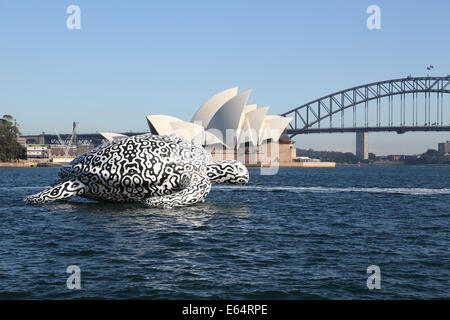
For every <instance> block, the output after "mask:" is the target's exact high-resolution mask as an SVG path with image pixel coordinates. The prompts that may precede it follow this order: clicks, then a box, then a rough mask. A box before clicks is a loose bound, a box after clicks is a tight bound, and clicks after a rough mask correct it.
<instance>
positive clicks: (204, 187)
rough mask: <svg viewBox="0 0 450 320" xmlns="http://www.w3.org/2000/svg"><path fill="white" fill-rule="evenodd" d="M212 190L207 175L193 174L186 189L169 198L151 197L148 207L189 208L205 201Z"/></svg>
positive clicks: (148, 200) (147, 201)
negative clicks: (188, 206)
mask: <svg viewBox="0 0 450 320" xmlns="http://www.w3.org/2000/svg"><path fill="white" fill-rule="evenodd" d="M210 190H211V182H209V179H208V177H207V176H206V175H201V174H199V173H193V174H191V176H190V179H189V182H188V183H187V185H186V187H185V188H183V189H182V190H181V191H179V192H176V193H172V194H170V195H167V196H161V197H159V196H157V197H151V198H148V199H146V200H145V202H144V203H145V205H146V206H148V207H160V208H171V207H180V206H187V205H190V204H194V203H197V202H199V201H203V199H204V198H205V197H206V196H207V195H208V193H209V191H210Z"/></svg>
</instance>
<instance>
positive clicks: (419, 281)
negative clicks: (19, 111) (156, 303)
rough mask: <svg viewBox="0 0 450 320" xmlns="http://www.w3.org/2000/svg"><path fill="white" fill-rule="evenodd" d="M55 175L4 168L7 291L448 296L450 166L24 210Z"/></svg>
mask: <svg viewBox="0 0 450 320" xmlns="http://www.w3.org/2000/svg"><path fill="white" fill-rule="evenodd" d="M57 170H58V169H57V168H0V239H1V246H0V258H1V259H0V298H3V299H5V298H26V299H30V298H31V299H53V298H61V299H66V298H114V299H116V298H117V299H122V298H138V299H141V298H142V299H203V298H212V299H222V298H225V299H322V298H327V299H353V298H364V299H366V298H368V299H372V298H374V299H380V298H381V299H384V298H394V299H398V298H405V299H410V298H413V299H414V298H450V255H449V247H450V229H449V221H450V220H449V219H450V168H449V167H406V166H398V167H336V168H292V169H280V171H279V173H278V174H277V175H260V174H259V173H260V172H259V170H258V169H253V170H251V172H250V176H251V180H250V182H249V184H248V185H246V186H240V187H233V186H215V187H214V188H213V189H212V191H211V193H210V195H209V196H208V198H207V200H206V202H205V203H203V204H199V205H196V206H193V207H187V208H177V209H165V210H161V209H148V208H145V207H144V206H142V205H139V204H133V205H125V204H111V203H108V204H106V203H97V202H94V201H90V200H85V199H81V198H73V199H71V200H69V201H61V202H55V203H51V204H47V205H43V206H27V205H25V204H24V203H23V202H22V199H23V198H24V197H25V196H26V195H29V194H32V193H35V192H38V191H40V190H41V189H43V188H44V187H45V186H48V185H49V184H50V183H51V182H52V181H53V180H54V179H55V178H56V175H57ZM69 265H78V266H79V267H80V269H81V290H69V289H67V287H66V280H67V278H68V277H69V274H67V273H66V268H67V267H68V266H69ZM370 265H377V266H379V267H380V269H381V289H380V290H376V289H374V290H369V289H368V288H367V285H366V280H367V278H368V276H369V274H367V272H366V271H367V267H368V266H370Z"/></svg>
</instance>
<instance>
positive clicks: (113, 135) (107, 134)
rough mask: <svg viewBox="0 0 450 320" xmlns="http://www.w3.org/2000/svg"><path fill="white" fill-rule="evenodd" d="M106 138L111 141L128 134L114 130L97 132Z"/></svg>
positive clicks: (123, 137)
mask: <svg viewBox="0 0 450 320" xmlns="http://www.w3.org/2000/svg"><path fill="white" fill-rule="evenodd" d="M99 133H100V134H101V135H102V136H103V137H104V138H105V139H106V140H108V141H113V140H119V139H125V138H128V136H126V135H124V134H120V133H114V132H99Z"/></svg>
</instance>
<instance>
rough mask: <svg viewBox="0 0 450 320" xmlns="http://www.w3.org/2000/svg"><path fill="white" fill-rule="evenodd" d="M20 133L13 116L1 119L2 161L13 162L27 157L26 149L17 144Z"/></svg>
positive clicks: (0, 154) (0, 156) (0, 142)
mask: <svg viewBox="0 0 450 320" xmlns="http://www.w3.org/2000/svg"><path fill="white" fill-rule="evenodd" d="M19 135H20V131H19V129H18V128H17V125H15V124H14V118H13V117H12V116H11V115H8V114H6V115H4V116H3V118H2V119H0V160H1V161H11V160H13V159H17V158H23V157H24V156H25V148H24V147H22V146H21V145H20V144H19V143H18V142H17V137H18V136H19Z"/></svg>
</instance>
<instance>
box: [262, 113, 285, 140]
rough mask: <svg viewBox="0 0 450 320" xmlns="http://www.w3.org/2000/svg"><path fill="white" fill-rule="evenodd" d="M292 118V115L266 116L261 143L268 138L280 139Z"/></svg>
mask: <svg viewBox="0 0 450 320" xmlns="http://www.w3.org/2000/svg"><path fill="white" fill-rule="evenodd" d="M291 120H292V118H291V117H282V116H265V117H264V124H263V128H262V132H261V137H260V140H259V144H261V143H262V142H263V141H264V140H268V139H272V141H278V140H279V139H280V136H281V134H282V133H283V131H284V129H285V128H286V127H287V125H288V124H289V122H291Z"/></svg>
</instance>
